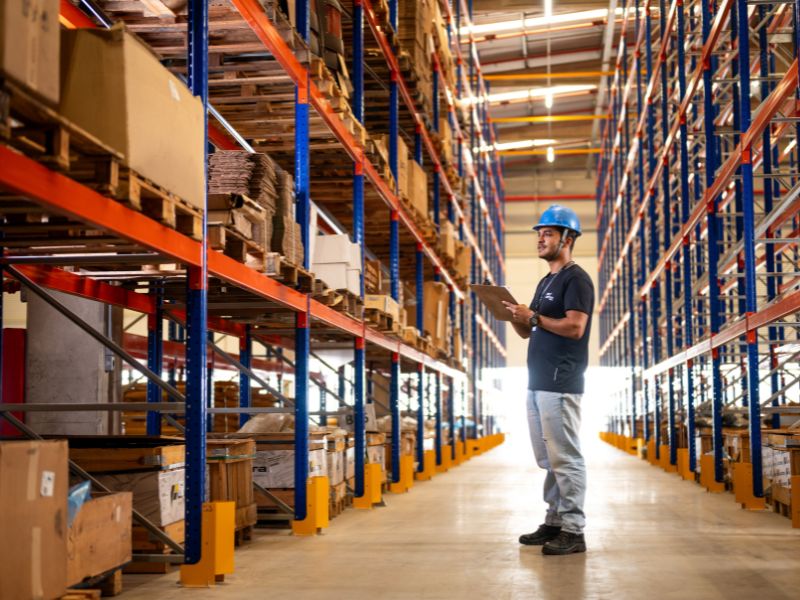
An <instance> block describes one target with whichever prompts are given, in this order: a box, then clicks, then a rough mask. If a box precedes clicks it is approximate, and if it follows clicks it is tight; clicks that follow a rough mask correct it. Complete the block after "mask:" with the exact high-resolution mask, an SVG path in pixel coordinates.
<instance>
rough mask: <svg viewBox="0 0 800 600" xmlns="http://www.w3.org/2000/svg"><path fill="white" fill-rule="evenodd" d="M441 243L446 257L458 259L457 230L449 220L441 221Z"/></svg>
mask: <svg viewBox="0 0 800 600" xmlns="http://www.w3.org/2000/svg"><path fill="white" fill-rule="evenodd" d="M439 241H440V246H441V249H442V254H443V255H444V257H446V258H449V259H450V260H455V259H456V228H455V225H453V223H452V222H450V221H449V220H447V219H444V220H443V221H441V224H440V226H439Z"/></svg>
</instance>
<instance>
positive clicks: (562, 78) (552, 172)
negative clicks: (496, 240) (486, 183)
mask: <svg viewBox="0 0 800 600" xmlns="http://www.w3.org/2000/svg"><path fill="white" fill-rule="evenodd" d="M545 2H546V0H537V1H536V2H524V1H521V0H473V22H474V30H473V32H472V34H473V36H474V38H475V39H476V41H477V47H478V54H479V57H480V61H481V66H482V70H483V74H484V77H485V78H486V79H487V80H488V82H489V85H490V90H489V93H490V100H491V106H490V110H491V116H492V119H493V120H494V121H495V122H496V124H497V130H498V140H497V141H498V144H499V149H501V150H502V151H503V160H504V167H505V168H504V173H505V179H506V195H507V196H508V197H509V199H511V200H512V201H511V202H509V203H508V205H507V223H506V225H507V233H508V234H509V248H508V254H509V255H510V256H513V255H526V254H528V253H529V252H531V250H530V248H531V246H530V238H529V237H527V236H529V233H530V226H531V224H532V222H533V221H535V219H536V216H537V215H538V214H539V213H541V211H542V210H543V209H544V208H546V206H547V205H549V204H550V203H554V202H561V203H565V204H566V203H569V206H571V207H572V208H574V209H575V210H576V211H577V212H578V214H579V216H580V217H581V221H582V223H584V227H585V228H586V229H588V230H589V232H590V233H591V229H593V227H594V222H595V206H594V201H593V199H592V200H590V199H589V198H590V197H591V198H593V197H594V191H595V177H596V163H597V155H596V154H593V153H592V152H593V151H594V149H596V148H597V147H599V135H600V120H599V119H597V118H595V117H598V116H603V115H605V113H606V110H607V106H606V103H605V97H606V96H605V90H603V89H602V86H603V85H604V84H605V82H606V78H605V77H604V76H603V73H604V72H608V71H611V70H613V68H614V63H615V60H616V53H617V44H618V36H619V28H620V23H621V14H620V12H621V11H620V10H619V9H617V7H616V3H615V2H614V3H613V4H611V3H610V2H609V1H608V0H605V1H602V0H601V1H598V2H587V1H574V0H552V2H553V3H552V7H551V8H549V10H550V15H546V13H545V11H546V10H548V7H546V6H545ZM609 10H613V11H614V15H615V18H614V19H613V23H612V27H613V31H612V32H608V31H607V30H608V14H609ZM609 33H614V34H615V35H614V37H612V38H611V39H609V40H606V37H607V35H608V34H609ZM466 36H467V32H462V42H464V41H466V40H467V39H468V38H467V37H466ZM548 74H549V77H548ZM548 96H549V98H548ZM549 100H552V104H551V105H550V106H548V103H549V102H548V101H549ZM531 117H534V119H531ZM553 117H554V118H553ZM548 148H553V154H552V156H549V157H548V155H547V152H548ZM550 158H552V162H551V161H550V160H549V159H550ZM531 196H538V197H540V199H541V201H537V202H536V203H535V204H531V202H532V201H531V200H530V199H529V198H530V197H531ZM513 200H516V201H513ZM540 205H541V206H540ZM523 235H524V236H525V237H524V240H525V241H524V242H523V240H522V239H520V240H519V243H517V244H515V241H516V240H515V239H514V238H515V237H517V236H520V237H522V236H523ZM585 247H588V246H585Z"/></svg>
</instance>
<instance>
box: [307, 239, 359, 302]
mask: <svg viewBox="0 0 800 600" xmlns="http://www.w3.org/2000/svg"><path fill="white" fill-rule="evenodd" d="M311 270H312V271H313V272H314V274H315V275H316V276H317V277H318V278H319V279H321V280H322V281H324V282H325V283H326V284H327V285H328V287H330V288H332V289H334V290H342V289H346V290H348V291H350V292H352V293H353V294H360V293H361V247H360V246H359V245H358V244H354V243H353V242H351V241H350V237H349V236H348V235H347V234H340V235H320V236H317V237H316V238H315V240H314V261H313V263H312V266H311Z"/></svg>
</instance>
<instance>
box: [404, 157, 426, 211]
mask: <svg viewBox="0 0 800 600" xmlns="http://www.w3.org/2000/svg"><path fill="white" fill-rule="evenodd" d="M408 199H409V200H410V201H411V204H412V205H413V206H414V209H415V210H416V211H417V212H418V213H419V214H421V215H424V216H426V217H427V216H428V175H427V174H426V173H425V169H423V168H422V167H421V166H420V165H419V163H417V161H415V160H410V161H408Z"/></svg>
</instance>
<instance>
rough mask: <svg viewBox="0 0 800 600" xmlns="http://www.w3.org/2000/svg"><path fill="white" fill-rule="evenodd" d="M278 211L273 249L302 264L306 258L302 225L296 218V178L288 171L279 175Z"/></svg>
mask: <svg viewBox="0 0 800 600" xmlns="http://www.w3.org/2000/svg"><path fill="white" fill-rule="evenodd" d="M277 183H278V187H277V191H278V196H277V212H276V213H275V218H274V220H273V232H272V251H273V252H278V253H280V254H281V255H282V256H283V257H285V258H286V260H288V261H289V262H291V263H292V264H295V265H298V266H300V265H302V264H303V259H304V258H305V249H304V248H303V237H302V232H301V231H300V225H299V224H298V223H297V221H296V220H295V207H294V204H295V202H294V200H295V198H294V179H292V176H291V175H289V173H287V172H286V171H282V170H281V171H278V175H277Z"/></svg>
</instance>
